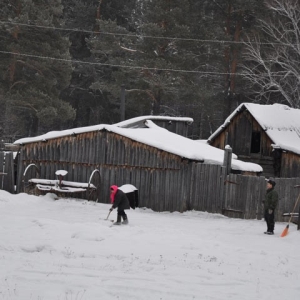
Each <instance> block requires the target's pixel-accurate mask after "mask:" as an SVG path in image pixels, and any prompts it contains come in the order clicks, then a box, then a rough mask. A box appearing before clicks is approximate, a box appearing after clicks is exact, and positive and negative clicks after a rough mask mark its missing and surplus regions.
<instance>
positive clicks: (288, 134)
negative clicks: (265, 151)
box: [208, 103, 300, 154]
mask: <svg viewBox="0 0 300 300" xmlns="http://www.w3.org/2000/svg"><path fill="white" fill-rule="evenodd" d="M244 109H247V110H248V111H249V113H250V114H251V115H252V116H253V118H254V119H255V120H256V121H257V122H258V123H259V125H260V126H261V127H262V129H263V130H264V131H265V132H266V134H267V135H268V137H269V138H270V139H271V140H272V142H273V145H272V146H273V148H279V149H282V150H287V151H291V152H293V153H296V154H300V109H295V108H291V107H289V106H287V105H283V104H272V105H261V104H255V103H242V104H241V105H239V106H238V107H237V108H236V109H235V110H234V111H233V112H232V113H231V114H230V115H229V117H228V118H227V119H226V120H225V122H224V123H223V125H221V126H220V127H219V128H218V129H217V130H216V131H215V132H214V133H213V134H212V135H211V136H210V137H209V139H208V141H211V140H213V139H214V138H215V137H216V136H218V135H219V134H220V133H221V132H222V131H224V130H225V128H226V127H227V126H228V125H229V124H230V122H231V120H232V119H233V118H234V117H235V116H236V115H237V114H238V113H239V112H240V111H242V110H244Z"/></svg>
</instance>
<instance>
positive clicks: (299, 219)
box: [297, 205, 300, 230]
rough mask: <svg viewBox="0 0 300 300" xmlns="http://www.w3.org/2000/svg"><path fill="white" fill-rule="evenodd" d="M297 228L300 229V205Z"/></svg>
mask: <svg viewBox="0 0 300 300" xmlns="http://www.w3.org/2000/svg"><path fill="white" fill-rule="evenodd" d="M297 230H300V205H299V213H298V226H297Z"/></svg>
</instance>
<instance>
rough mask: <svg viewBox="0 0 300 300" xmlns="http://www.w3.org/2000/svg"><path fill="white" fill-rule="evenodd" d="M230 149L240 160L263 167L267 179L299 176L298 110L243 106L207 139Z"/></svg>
mask: <svg viewBox="0 0 300 300" xmlns="http://www.w3.org/2000/svg"><path fill="white" fill-rule="evenodd" d="M208 143H209V144H210V145H212V146H214V147H217V148H220V149H224V147H225V146H226V145H230V146H231V147H232V151H233V153H235V154H236V155H237V156H238V158H239V159H241V160H243V161H248V162H253V163H256V164H259V165H261V166H262V167H263V173H262V175H264V176H266V177H270V176H271V177H285V178H292V177H299V176H300V110H299V109H293V108H290V107H288V106H286V105H282V104H273V105H260V104H253V103H242V104H241V105H239V106H238V107H237V108H236V109H235V110H234V111H233V113H232V114H231V115H230V116H229V117H228V118H227V119H226V120H225V122H224V124H223V125H222V126H221V127H220V128H218V129H217V130H216V131H215V132H214V133H213V134H212V135H211V136H210V137H209V139H208Z"/></svg>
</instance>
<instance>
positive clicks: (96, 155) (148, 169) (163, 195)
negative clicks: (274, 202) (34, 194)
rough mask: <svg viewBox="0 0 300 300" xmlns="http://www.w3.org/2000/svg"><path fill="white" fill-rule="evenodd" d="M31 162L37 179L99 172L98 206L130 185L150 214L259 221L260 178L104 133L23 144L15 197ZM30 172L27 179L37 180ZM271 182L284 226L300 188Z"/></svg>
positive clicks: (292, 181)
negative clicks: (113, 190) (196, 214)
mask: <svg viewBox="0 0 300 300" xmlns="http://www.w3.org/2000/svg"><path fill="white" fill-rule="evenodd" d="M0 163H1V162H0ZM31 163H34V164H36V165H37V166H39V170H40V174H39V176H40V178H47V179H55V171H56V170H58V169H65V170H67V171H68V174H67V176H66V178H65V179H66V180H69V181H78V182H87V181H88V180H89V177H90V175H91V174H92V172H93V171H94V170H95V169H98V170H99V171H100V175H101V187H100V193H99V195H98V200H99V201H100V202H103V203H109V186H110V185H112V184H116V185H118V186H121V185H123V184H128V183H129V184H133V185H134V186H136V187H137V188H138V190H139V198H140V201H139V202H140V206H141V207H147V208H151V209H153V210H155V211H184V210H190V209H195V210H199V211H207V212H211V213H222V212H223V213H224V214H225V215H228V216H229V217H239V218H246V219H255V218H257V219H260V218H261V217H262V207H261V201H262V200H263V199H264V195H265V192H266V183H265V178H264V177H254V176H242V175H233V174H230V175H228V176H226V177H224V175H222V174H223V172H222V170H223V169H222V168H223V167H221V166H216V165H205V164H202V163H199V162H192V161H188V160H184V159H182V158H181V157H179V156H176V155H173V154H170V153H166V152H164V151H162V150H159V149H156V148H154V147H151V146H147V145H145V144H142V143H138V142H136V141H133V140H130V139H128V138H126V137H123V136H120V135H117V134H115V133H112V132H108V131H95V132H89V133H84V134H78V135H74V136H66V137H62V138H57V139H53V140H49V141H45V142H37V143H32V144H26V145H25V146H24V147H23V149H22V151H21V153H20V164H19V169H18V192H21V191H22V175H23V173H24V170H25V168H26V166H28V165H29V164H31ZM32 172H33V173H34V170H32ZM33 173H32V174H29V175H28V176H31V178H32V177H36V174H33ZM276 182H277V186H276V189H277V190H278V192H279V196H280V201H279V208H278V210H277V220H282V221H284V220H286V219H284V218H282V216H281V215H282V213H283V212H287V211H289V210H291V209H292V207H293V205H294V203H295V199H296V194H297V193H298V192H300V189H297V188H294V187H293V186H295V185H297V184H300V178H297V179H276ZM224 183H225V185H224ZM296 211H297V210H296Z"/></svg>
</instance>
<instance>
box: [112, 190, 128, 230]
mask: <svg viewBox="0 0 300 300" xmlns="http://www.w3.org/2000/svg"><path fill="white" fill-rule="evenodd" d="M110 200H111V203H112V207H111V208H110V211H113V209H114V208H118V217H117V222H115V223H114V225H121V224H128V218H127V215H126V214H125V209H130V205H129V200H128V198H127V196H126V194H125V193H124V192H123V191H121V190H119V189H118V187H117V186H116V185H112V186H111V187H110ZM121 218H123V222H122V223H121Z"/></svg>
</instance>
